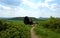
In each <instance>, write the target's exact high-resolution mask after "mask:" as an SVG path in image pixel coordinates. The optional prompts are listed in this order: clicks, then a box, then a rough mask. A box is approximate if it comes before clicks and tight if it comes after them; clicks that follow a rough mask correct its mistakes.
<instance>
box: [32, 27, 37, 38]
mask: <svg viewBox="0 0 60 38" xmlns="http://www.w3.org/2000/svg"><path fill="white" fill-rule="evenodd" d="M34 28H35V26H32V28H31V38H38V36H37V35H36V34H35V33H34Z"/></svg>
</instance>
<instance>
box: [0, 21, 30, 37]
mask: <svg viewBox="0 0 60 38" xmlns="http://www.w3.org/2000/svg"><path fill="white" fill-rule="evenodd" d="M3 23H4V22H3ZM5 23H6V29H4V30H1V31H0V38H31V34H30V29H31V26H30V25H24V24H23V22H22V21H7V22H5Z"/></svg>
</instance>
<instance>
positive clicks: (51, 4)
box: [0, 0, 60, 18]
mask: <svg viewBox="0 0 60 38" xmlns="http://www.w3.org/2000/svg"><path fill="white" fill-rule="evenodd" d="M23 16H29V17H37V18H38V17H50V16H53V17H60V0H0V17H23Z"/></svg>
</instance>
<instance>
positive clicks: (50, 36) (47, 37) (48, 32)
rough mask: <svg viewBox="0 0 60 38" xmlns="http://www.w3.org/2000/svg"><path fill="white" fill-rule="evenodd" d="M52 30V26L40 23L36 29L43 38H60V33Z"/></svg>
mask: <svg viewBox="0 0 60 38" xmlns="http://www.w3.org/2000/svg"><path fill="white" fill-rule="evenodd" d="M55 30H56V29H54V31H52V28H46V27H44V24H43V23H42V25H41V23H39V24H38V25H37V26H36V28H35V29H34V31H35V33H36V34H37V35H38V36H39V37H40V36H41V37H42V38H60V33H58V32H55Z"/></svg>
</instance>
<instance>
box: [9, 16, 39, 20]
mask: <svg viewBox="0 0 60 38" xmlns="http://www.w3.org/2000/svg"><path fill="white" fill-rule="evenodd" d="M29 19H32V20H33V21H36V20H39V19H37V18H35V17H29ZM8 20H24V17H14V18H9V19H8Z"/></svg>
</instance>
